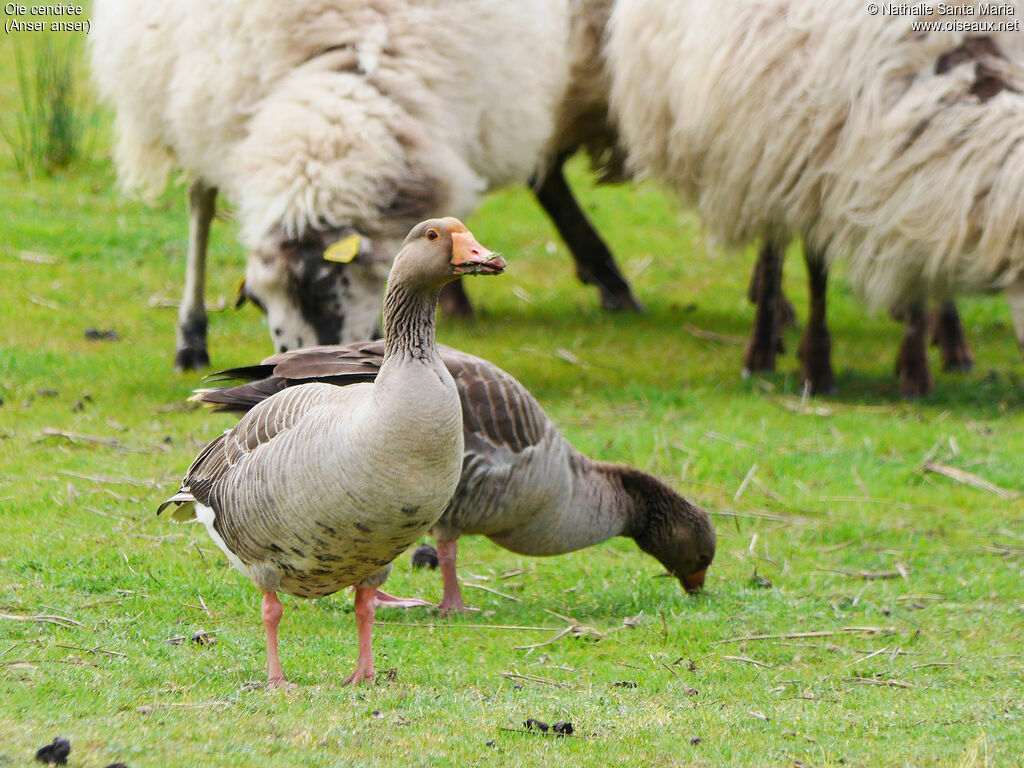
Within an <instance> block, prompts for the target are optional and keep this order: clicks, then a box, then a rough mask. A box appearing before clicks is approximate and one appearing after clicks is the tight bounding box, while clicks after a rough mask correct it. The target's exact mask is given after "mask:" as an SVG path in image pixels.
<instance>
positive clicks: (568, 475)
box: [194, 342, 715, 611]
mask: <svg viewBox="0 0 1024 768" xmlns="http://www.w3.org/2000/svg"><path fill="white" fill-rule="evenodd" d="M439 352H440V356H441V360H442V361H443V362H444V365H446V366H447V368H448V370H449V371H450V372H451V375H452V376H453V377H454V378H455V384H456V386H457V387H458V392H459V396H460V398H461V400H462V421H463V429H464V431H465V448H466V453H465V456H464V457H463V462H462V477H461V478H460V479H459V484H458V489H457V490H456V492H455V495H454V496H453V497H452V500H451V503H450V504H449V505H448V508H447V509H446V510H445V512H444V514H443V515H442V516H441V519H440V520H438V521H437V523H436V524H435V525H434V527H433V534H434V536H435V538H436V539H437V549H438V559H439V562H440V565H441V573H442V577H443V579H444V596H443V598H442V600H441V603H440V606H439V607H440V608H441V609H442V610H444V611H451V610H466V606H465V603H464V602H463V599H462V594H461V591H460V589H459V583H458V578H457V576H456V568H455V553H456V541H457V539H458V538H459V536H461V535H462V534H482V535H484V536H487V537H489V538H490V539H491V540H492V541H494V542H495V543H496V544H498V545H499V546H502V547H504V548H505V549H509V550H511V551H513V552H518V553H520V554H524V555H557V554H562V553H565V552H571V551H574V550H577V549H582V548H584V547H589V546H591V545H593V544H598V543H600V542H602V541H605V540H607V539H610V538H612V537H613V536H628V537H630V538H632V539H634V540H635V541H636V543H637V544H638V545H639V547H640V549H642V550H643V551H644V552H647V553H648V554H650V555H653V556H654V557H656V558H657V559H658V560H659V561H660V562H661V564H662V565H664V566H665V568H666V569H667V570H668V571H669V573H671V574H672V575H674V576H676V577H677V578H678V579H679V581H680V582H681V583H682V585H683V587H684V588H685V589H686V590H687V591H688V592H695V591H697V590H699V589H700V588H701V587H702V586H703V584H704V577H705V574H706V571H707V568H708V566H709V565H710V564H711V561H712V559H713V558H714V555H715V532H714V528H713V527H712V525H711V520H710V518H709V517H708V515H707V513H706V512H705V511H704V510H703V509H701V508H699V507H697V506H695V505H693V504H691V503H690V502H688V501H687V500H686V499H684V498H683V497H682V496H680V495H679V494H677V493H676V492H675V491H673V490H672V489H671V488H669V487H668V485H666V484H665V483H663V482H662V481H661V480H658V479H657V478H656V477H653V476H651V475H648V474H646V473H645V472H641V471H640V470H638V469H635V468H633V467H628V466H623V465H618V464H609V463H605V462H601V461H593V460H591V459H589V458H587V457H586V456H584V455H583V454H581V453H580V452H579V451H577V450H576V449H575V448H573V446H572V445H571V444H570V443H569V442H568V441H567V440H566V439H565V438H563V437H562V436H561V435H560V434H559V433H558V430H557V428H556V427H555V425H554V424H553V423H552V422H551V420H550V419H549V418H548V417H547V415H546V414H545V413H544V411H543V410H542V409H541V407H540V405H539V404H538V403H537V401H536V400H535V399H534V398H533V396H532V395H531V394H530V393H529V392H528V391H527V390H526V388H525V387H524V386H523V385H522V384H520V383H519V382H518V381H516V380H515V379H514V378H513V377H512V376H510V375H509V374H508V373H506V372H505V371H503V370H501V369H500V368H498V367H497V366H496V365H493V364H492V363H489V362H487V361H486V360H481V359H480V358H478V357H473V356H472V355H468V354H466V353H465V352H460V351H459V350H457V349H452V348H450V347H445V346H440V347H439ZM386 359H387V350H386V347H385V345H382V344H381V343H380V342H366V343H363V344H353V345H349V346H327V347H313V348H310V349H300V350H295V351H293V352H285V353H281V354H277V355H273V356H272V357H268V358H267V359H266V360H264V361H263V363H262V364H260V365H256V366H251V367H249V368H237V369H234V370H231V371H225V372H224V373H223V374H222V375H223V376H224V377H225V378H236V379H237V378H243V379H252V381H250V382H249V383H247V384H242V385H239V386H235V387H228V388H223V389H207V390H201V391H199V392H198V393H197V394H196V396H195V397H194V399H196V400H199V401H200V402H205V403H207V404H210V405H213V406H214V407H216V408H217V409H219V410H228V411H240V412H246V411H249V409H251V408H257V407H259V403H260V402H261V401H263V400H264V399H265V398H267V397H272V396H273V397H276V396H278V395H275V394H274V393H277V392H280V391H282V390H283V391H285V392H287V391H289V388H290V387H292V386H295V385H299V384H304V383H307V382H311V381H320V382H328V383H331V384H335V385H347V384H348V383H349V382H352V381H365V380H366V379H368V378H372V377H373V376H374V375H375V374H376V373H377V371H378V370H380V372H381V373H380V375H383V372H384V369H383V363H384V362H385V361H386ZM340 388H342V389H344V388H345V387H340Z"/></svg>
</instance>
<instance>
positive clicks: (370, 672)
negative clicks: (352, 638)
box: [342, 587, 377, 685]
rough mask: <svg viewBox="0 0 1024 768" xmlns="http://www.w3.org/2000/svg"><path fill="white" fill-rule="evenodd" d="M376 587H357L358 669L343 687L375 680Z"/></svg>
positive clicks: (353, 671)
mask: <svg viewBox="0 0 1024 768" xmlns="http://www.w3.org/2000/svg"><path fill="white" fill-rule="evenodd" d="M376 593H377V589H376V587H356V600H355V605H356V634H357V636H358V638H359V652H358V654H357V656H356V668H355V669H354V670H352V674H351V675H349V676H348V677H346V678H345V680H344V682H342V685H348V684H349V683H361V682H363V681H364V680H373V676H374V674H375V671H374V668H373V616H374V614H375V613H376V607H377V594H376Z"/></svg>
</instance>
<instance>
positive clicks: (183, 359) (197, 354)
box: [174, 347, 210, 371]
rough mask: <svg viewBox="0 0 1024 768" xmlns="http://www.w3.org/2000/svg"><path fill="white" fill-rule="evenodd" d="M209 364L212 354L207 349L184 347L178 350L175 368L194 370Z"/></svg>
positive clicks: (177, 369) (178, 369)
mask: <svg viewBox="0 0 1024 768" xmlns="http://www.w3.org/2000/svg"><path fill="white" fill-rule="evenodd" d="M209 366H210V356H209V355H208V354H207V353H206V350H205V349H198V348H195V347H184V348H182V349H179V350H178V354H177V355H176V356H175V358H174V370H176V371H194V370H196V369H198V368H208V367H209Z"/></svg>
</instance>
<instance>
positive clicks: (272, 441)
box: [158, 218, 505, 687]
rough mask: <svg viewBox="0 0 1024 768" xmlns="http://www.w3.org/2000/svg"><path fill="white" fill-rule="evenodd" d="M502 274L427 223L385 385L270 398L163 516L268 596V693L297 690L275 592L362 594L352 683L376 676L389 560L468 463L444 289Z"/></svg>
mask: <svg viewBox="0 0 1024 768" xmlns="http://www.w3.org/2000/svg"><path fill="white" fill-rule="evenodd" d="M504 267H505V262H504V261H503V260H502V259H501V258H499V257H497V256H495V255H494V254H492V253H491V252H490V251H488V250H487V249H486V248H484V247H483V246H481V245H480V244H479V243H478V242H477V241H476V239H475V238H474V237H473V235H472V234H471V233H470V232H469V230H467V229H466V227H465V226H463V224H462V222H460V221H459V220H458V219H453V218H445V219H433V220H430V221H425V222H423V223H421V224H418V225H417V226H416V227H414V228H413V230H412V231H411V232H410V233H409V236H408V237H407V238H406V239H405V242H404V244H403V245H402V248H401V250H400V251H399V253H398V255H397V256H396V257H395V262H394V267H393V268H392V271H391V276H390V278H389V280H388V286H387V290H386V291H385V295H384V315H383V327H384V342H383V347H382V357H381V359H380V361H379V368H380V370H379V373H377V375H376V379H375V380H374V381H372V382H368V381H366V380H365V377H364V381H363V382H361V383H357V384H354V385H353V386H350V387H335V386H331V385H329V384H323V383H312V384H309V385H308V386H303V387H293V388H289V389H287V390H285V391H282V392H279V393H277V394H275V395H273V396H271V397H267V398H265V399H263V400H262V402H260V403H259V404H258V405H256V406H255V407H253V408H252V410H250V411H249V412H248V413H247V414H246V415H245V417H244V418H242V420H241V421H240V422H239V423H238V425H237V426H235V428H234V429H231V430H229V431H227V432H225V433H224V434H223V435H221V436H220V437H218V438H217V439H216V440H214V441H213V442H212V443H210V444H209V445H208V446H206V448H205V449H203V451H202V452H201V453H200V454H199V456H198V458H197V459H196V460H195V461H194V462H193V463H192V466H191V467H189V470H188V473H187V474H186V476H185V479H184V481H183V482H182V485H181V490H180V491H179V492H178V493H176V494H175V495H174V496H172V497H171V498H170V499H168V500H167V501H166V502H164V503H163V504H162V505H161V506H160V509H159V510H158V513H159V512H161V511H163V510H164V508H166V507H167V506H168V505H170V504H175V505H178V508H177V509H175V510H174V512H173V515H172V517H173V518H174V519H175V520H178V521H182V520H189V519H198V520H200V521H201V522H202V523H203V524H205V525H206V527H207V529H208V531H209V533H210V536H211V537H212V538H213V540H214V542H216V544H217V545H218V546H219V547H220V548H221V549H223V550H224V552H225V554H226V555H227V556H228V559H229V560H230V561H231V563H232V564H233V565H234V566H235V567H236V568H238V569H239V570H240V571H242V573H244V574H245V575H246V576H248V577H249V578H250V579H251V580H252V582H253V583H254V584H255V585H256V587H257V588H258V589H259V590H260V591H262V592H263V609H262V614H263V625H264V628H265V629H266V635H267V683H268V685H270V686H275V687H277V686H283V685H286V684H287V682H286V680H285V677H284V674H283V673H282V671H281V663H280V659H279V657H278V652H277V630H278V625H279V623H280V620H281V614H282V611H283V609H282V606H281V603H280V601H279V600H278V597H277V592H278V591H283V592H286V593H288V594H290V595H295V596H297V597H310V598H313V597H322V596H324V595H329V594H331V593H332V592H337V591H338V590H340V589H343V588H345V587H348V586H351V585H355V586H356V593H355V613H356V624H357V628H358V637H359V653H358V657H357V660H356V667H355V670H354V671H353V672H352V674H351V675H349V676H348V678H347V679H346V681H345V682H346V683H350V682H359V681H362V680H365V679H368V678H372V677H373V674H374V668H373V650H372V647H371V640H370V637H371V629H372V624H373V616H374V609H375V606H376V603H377V595H376V588H377V587H379V586H380V585H381V584H383V582H384V580H385V579H386V578H387V575H388V573H389V571H390V568H391V561H392V560H393V559H394V558H395V557H396V556H397V555H398V554H399V553H401V552H402V551H403V550H404V549H406V548H407V547H408V546H409V545H410V544H412V543H413V542H415V541H416V540H417V539H418V538H420V536H422V535H423V534H424V533H425V532H426V531H427V530H428V529H429V528H430V527H431V526H432V525H434V523H435V522H437V519H438V518H439V517H440V516H441V513H442V512H443V511H444V509H445V507H446V505H447V504H448V501H449V499H451V497H452V494H453V493H454V492H455V489H456V487H457V485H458V481H459V471H460V468H461V466H462V454H463V437H462V433H463V430H462V413H461V409H460V405H459V395H458V390H457V389H456V387H455V382H454V381H453V380H452V377H451V374H449V373H448V369H447V368H446V367H445V365H444V363H443V362H442V360H441V358H440V356H439V355H438V350H437V346H436V343H435V341H434V315H435V312H436V308H437V298H438V292H439V291H440V290H441V287H442V286H443V285H445V284H446V283H448V282H450V281H452V280H454V279H455V278H456V277H458V276H459V275H465V274H498V273H500V272H501V271H502V270H503V269H504ZM182 505H186V506H184V508H182Z"/></svg>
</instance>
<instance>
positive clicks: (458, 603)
mask: <svg viewBox="0 0 1024 768" xmlns="http://www.w3.org/2000/svg"><path fill="white" fill-rule="evenodd" d="M457 549H458V544H457V543H456V541H454V540H453V541H440V540H438V542H437V562H438V564H439V565H440V566H441V579H442V580H443V582H444V596H443V597H442V598H441V603H440V605H438V606H437V607H438V608H440V609H441V612H442V613H450V612H451V611H474V610H476V609H475V608H468V607H467V606H466V603H465V602H463V600H462V590H461V589H459V576H458V574H457V573H456V571H455V553H456V550H457Z"/></svg>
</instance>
